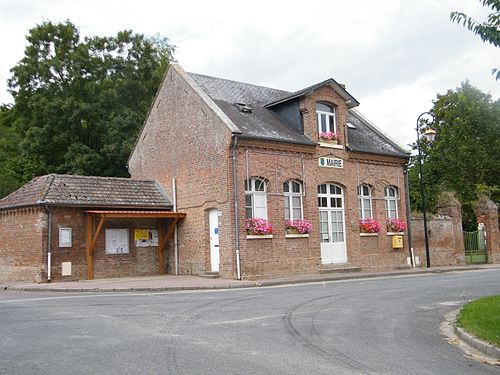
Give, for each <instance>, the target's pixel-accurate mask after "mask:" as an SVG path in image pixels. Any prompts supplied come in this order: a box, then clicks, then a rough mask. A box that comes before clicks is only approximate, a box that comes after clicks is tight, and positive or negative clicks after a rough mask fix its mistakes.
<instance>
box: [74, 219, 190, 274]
mask: <svg viewBox="0 0 500 375" xmlns="http://www.w3.org/2000/svg"><path fill="white" fill-rule="evenodd" d="M84 212H85V220H86V236H85V238H86V256H87V278H88V279H89V280H92V279H94V249H95V245H96V243H97V239H98V238H99V234H100V233H101V230H102V227H103V225H104V222H105V221H106V219H145V218H146V219H163V220H159V224H158V264H159V267H158V268H159V269H158V271H159V274H160V275H163V274H165V269H164V259H165V258H164V252H165V248H166V245H167V242H168V241H169V240H170V239H171V238H172V236H173V235H174V230H175V226H176V224H177V221H179V220H180V219H183V218H185V217H186V214H185V213H182V212H172V211H154V210H148V211H120V210H86V211H84ZM96 221H97V227H96V229H95V231H94V223H95V222H96Z"/></svg>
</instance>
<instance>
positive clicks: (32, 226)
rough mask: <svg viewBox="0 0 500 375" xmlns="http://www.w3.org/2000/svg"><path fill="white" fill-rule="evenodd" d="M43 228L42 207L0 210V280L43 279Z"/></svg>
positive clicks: (44, 256)
mask: <svg viewBox="0 0 500 375" xmlns="http://www.w3.org/2000/svg"><path fill="white" fill-rule="evenodd" d="M46 229H47V219H46V213H45V212H44V211H43V209H42V208H38V207H37V208H20V209H14V210H8V211H1V212H0V282H8V281H29V282H40V281H43V280H44V279H45V271H46V261H47V260H46V255H45V254H46V241H44V234H46Z"/></svg>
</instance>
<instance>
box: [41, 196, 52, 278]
mask: <svg viewBox="0 0 500 375" xmlns="http://www.w3.org/2000/svg"><path fill="white" fill-rule="evenodd" d="M43 208H44V209H45V212H47V232H48V234H47V282H49V283H50V281H51V280H50V278H51V276H52V275H51V270H52V211H51V210H50V208H49V205H48V204H45V205H44V206H43Z"/></svg>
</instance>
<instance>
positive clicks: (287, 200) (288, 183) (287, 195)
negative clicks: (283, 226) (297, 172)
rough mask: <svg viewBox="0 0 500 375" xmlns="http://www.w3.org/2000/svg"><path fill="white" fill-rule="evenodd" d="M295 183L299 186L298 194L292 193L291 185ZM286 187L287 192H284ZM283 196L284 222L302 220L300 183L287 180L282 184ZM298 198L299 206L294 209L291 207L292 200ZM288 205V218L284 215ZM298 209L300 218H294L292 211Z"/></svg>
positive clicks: (302, 206)
mask: <svg viewBox="0 0 500 375" xmlns="http://www.w3.org/2000/svg"><path fill="white" fill-rule="evenodd" d="M294 183H296V184H298V185H299V192H293V191H292V185H293V184H294ZM286 186H288V191H285V187H286ZM283 195H284V196H285V202H284V203H285V210H284V211H285V220H298V219H301V220H303V219H304V205H303V200H302V196H303V189H302V183H301V182H299V181H296V180H288V181H286V182H285V183H284V184H283ZM294 197H298V198H299V199H300V206H299V207H295V206H294V205H293V198H294ZM287 203H288V212H289V217H287V215H286V205H287ZM297 208H300V217H295V216H294V213H293V211H294V209H297Z"/></svg>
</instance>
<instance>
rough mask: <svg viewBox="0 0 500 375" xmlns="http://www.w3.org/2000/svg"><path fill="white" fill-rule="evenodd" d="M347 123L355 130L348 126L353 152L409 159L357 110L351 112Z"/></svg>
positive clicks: (406, 153) (349, 144) (350, 145)
mask: <svg viewBox="0 0 500 375" xmlns="http://www.w3.org/2000/svg"><path fill="white" fill-rule="evenodd" d="M347 122H350V123H351V124H352V125H354V127H355V129H352V128H350V127H349V126H346V128H347V141H348V147H349V149H350V150H351V151H358V152H366V153H371V154H379V155H388V156H396V157H400V158H401V157H402V158H408V157H409V154H408V152H407V151H405V150H404V149H402V148H401V147H400V146H398V145H397V144H396V143H395V142H394V141H393V140H392V139H390V138H389V137H388V136H386V135H385V134H384V133H382V132H381V131H380V130H379V129H377V127H376V126H375V125H373V124H372V123H371V122H370V121H368V120H367V119H366V118H365V117H364V116H363V115H362V114H361V113H359V112H358V111H356V110H352V109H350V110H349V113H348V116H347Z"/></svg>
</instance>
